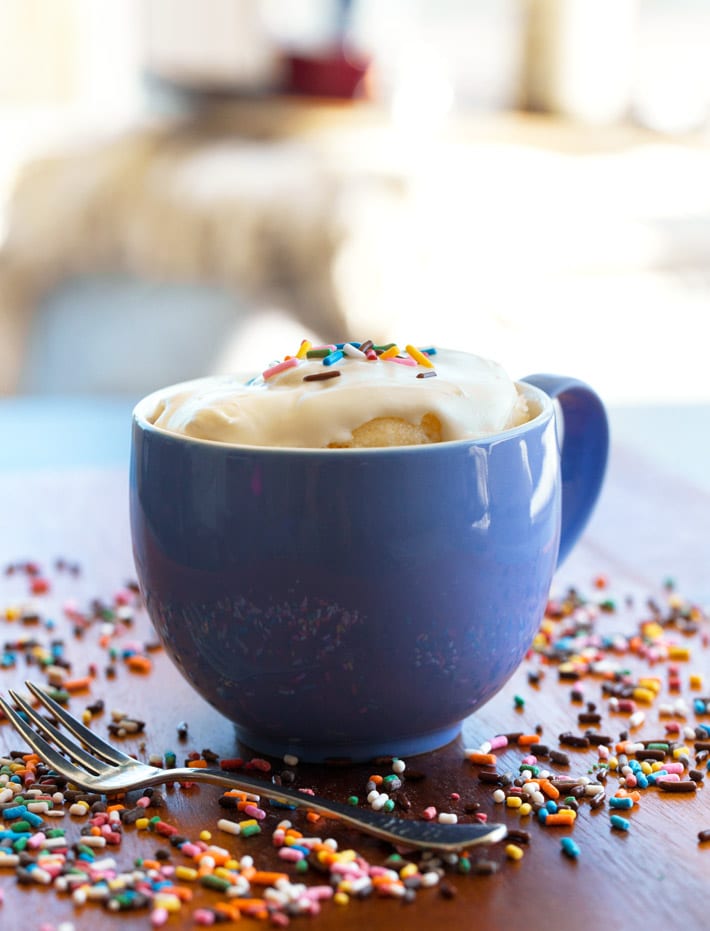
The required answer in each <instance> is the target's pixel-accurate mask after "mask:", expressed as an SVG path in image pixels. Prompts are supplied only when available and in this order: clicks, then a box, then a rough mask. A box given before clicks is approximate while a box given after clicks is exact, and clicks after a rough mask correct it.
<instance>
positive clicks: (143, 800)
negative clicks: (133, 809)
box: [136, 795, 150, 808]
mask: <svg viewBox="0 0 710 931" xmlns="http://www.w3.org/2000/svg"><path fill="white" fill-rule="evenodd" d="M136 806H137V807H138V808H149V807H150V799H149V798H148V796H147V795H141V797H140V798H139V799H137V800H136Z"/></svg>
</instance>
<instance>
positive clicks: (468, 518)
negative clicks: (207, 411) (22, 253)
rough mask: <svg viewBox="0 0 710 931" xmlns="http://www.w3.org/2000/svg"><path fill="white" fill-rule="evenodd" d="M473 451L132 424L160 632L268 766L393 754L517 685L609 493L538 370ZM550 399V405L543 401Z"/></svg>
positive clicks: (581, 423) (594, 446) (596, 436)
mask: <svg viewBox="0 0 710 931" xmlns="http://www.w3.org/2000/svg"><path fill="white" fill-rule="evenodd" d="M520 389H521V390H522V391H523V392H524V393H525V395H526V397H527V399H528V404H529V406H530V409H531V411H532V412H533V416H531V419H530V420H529V421H528V422H526V423H524V424H522V425H520V426H517V427H515V428H513V429H510V430H506V431H504V432H502V433H500V434H497V435H494V436H489V437H485V438H483V439H477V440H459V441H454V442H445V443H438V444H431V445H427V446H409V447H392V448H379V449H377V448H376V449H364V450H363V449H336V450H328V449H283V448H264V447H253V446H250V447H247V446H241V447H240V446H234V445H228V444H223V443H216V442H210V441H204V440H197V439H192V438H189V437H185V436H182V435H176V434H172V433H168V432H166V431H164V430H161V429H159V428H156V427H154V426H153V425H152V424H151V423H150V422H149V419H148V418H149V416H150V415H151V413H152V411H153V410H154V409H155V407H156V404H157V401H158V399H159V397H161V396H164V395H165V392H160V393H159V394H156V395H152V396H150V397H148V398H146V399H144V400H143V401H142V402H140V403H139V404H138V405H137V407H136V409H135V411H134V416H133V434H132V450H131V481H130V505H131V530H132V539H133V548H134V556H135V564H136V571H137V575H138V580H139V583H140V586H141V590H142V592H143V595H144V597H145V601H146V605H147V609H148V612H149V614H150V616H151V618H152V621H153V623H154V625H155V629H156V631H157V634H158V636H159V638H160V640H161V641H162V643H163V644H164V646H165V649H166V650H167V652H168V653H169V655H170V656H171V658H172V660H173V661H174V662H175V664H176V666H177V667H178V669H179V670H180V671H181V672H182V674H183V675H184V676H185V678H186V679H187V680H188V681H189V682H190V683H191V684H192V686H193V687H194V688H195V689H196V691H197V692H199V693H200V695H202V696H203V697H204V698H205V699H207V701H209V702H210V703H211V704H212V705H213V706H214V707H215V708H216V709H218V710H219V711H220V712H221V713H222V714H224V715H225V716H226V717H227V718H229V719H230V720H232V721H233V722H234V723H235V724H236V727H237V733H238V736H239V738H240V739H241V740H242V741H243V742H244V743H245V744H247V745H248V746H249V747H251V748H253V749H255V750H256V751H258V752H261V753H268V754H273V755H277V756H282V755H283V754H284V753H286V752H290V753H293V754H296V755H298V756H299V757H300V758H301V759H306V760H323V759H327V758H334V757H336V758H343V757H347V758H350V759H352V760H363V759H368V758H371V757H374V756H381V755H387V754H390V755H395V756H406V755H411V754H415V753H421V752H425V751H428V750H431V749H434V748H436V747H439V746H442V745H443V744H445V743H447V742H449V741H450V740H452V739H453V738H455V737H456V736H457V735H458V733H459V730H460V728H461V724H462V722H463V720H464V719H465V718H466V717H467V716H468V715H470V714H471V713H472V712H474V711H475V710H476V709H477V708H479V707H480V706H481V705H482V704H483V703H484V702H486V701H487V700H488V699H489V698H491V696H493V695H494V694H495V693H496V692H497V691H498V690H499V689H500V688H501V687H502V686H503V685H504V683H505V682H506V681H507V680H508V679H509V678H510V676H511V675H512V674H513V672H514V671H515V669H516V668H517V667H518V665H519V663H520V662H521V660H522V658H523V656H524V655H525V652H526V651H527V650H528V648H529V647H530V644H531V643H532V640H533V638H534V636H535V633H536V632H537V630H538V626H539V624H540V621H541V619H542V616H543V613H544V608H545V604H546V600H547V597H548V594H549V588H550V584H551V581H552V577H553V574H554V572H555V569H556V567H557V565H558V563H559V562H560V561H561V560H562V559H563V558H564V557H565V556H566V554H567V553H568V552H569V550H570V548H571V547H572V545H573V544H574V542H575V540H576V539H577V538H578V536H579V535H580V533H581V531H582V530H583V528H584V526H585V524H586V522H587V519H588V517H589V516H590V514H591V511H592V509H593V507H594V504H595V502H596V500H597V497H598V494H599V491H600V489H601V486H602V481H603V476H604V471H605V466H606V459H607V448H608V426H607V419H606V414H605V411H604V407H603V404H602V402H601V400H600V399H599V397H598V396H597V395H596V394H595V392H594V391H593V390H592V389H591V388H590V387H589V386H587V385H585V384H583V383H582V382H579V381H577V380H574V379H569V378H563V377H560V376H552V375H538V376H531V377H529V378H528V379H526V380H524V381H523V382H521V383H520ZM553 399H555V400H553Z"/></svg>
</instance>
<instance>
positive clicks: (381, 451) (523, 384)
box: [131, 373, 554, 458]
mask: <svg viewBox="0 0 710 931" xmlns="http://www.w3.org/2000/svg"><path fill="white" fill-rule="evenodd" d="M235 374H236V377H237V378H241V377H244V378H245V380H246V379H248V378H249V377H251V373H248V374H244V373H235ZM220 377H221V378H225V379H227V378H228V379H230V380H231V379H233V378H234V377H235V375H224V376H219V375H206V376H203V377H201V378H192V379H189V380H188V381H184V382H177V383H176V384H173V385H168V386H166V387H165V388H158V389H157V390H155V391H152V392H151V393H150V394H147V395H146V396H145V397H143V398H141V400H140V401H138V402H137V404H136V405H135V407H134V408H133V411H132V414H131V420H132V422H133V425H134V426H137V427H139V428H140V429H141V430H143V431H145V432H146V433H155V434H157V435H158V436H162V437H165V438H166V439H172V440H174V441H175V442H179V443H187V444H188V445H196V446H198V447H199V446H205V447H207V448H208V449H223V450H225V451H228V450H234V451H237V452H242V453H259V454H264V455H269V454H270V455H279V454H280V455H284V454H287V455H289V456H293V455H316V456H328V457H329V458H332V457H333V455H334V454H335V455H336V456H338V457H340V456H341V455H343V456H348V455H350V456H352V455H355V454H360V455H366V456H373V455H386V454H390V455H391V454H392V453H406V454H408V455H412V454H413V455H417V454H421V453H422V451H424V450H428V451H429V452H432V451H433V450H437V449H451V448H455V447H470V446H490V445H493V444H494V443H498V442H501V441H502V440H508V439H511V438H513V437H515V436H521V435H523V434H525V433H528V432H529V431H531V430H535V429H537V428H538V427H539V426H540V425H542V424H543V423H545V422H547V421H548V420H549V419H550V418H551V417H552V416H553V413H554V399H553V398H551V397H550V395H549V394H547V393H546V392H545V391H543V390H542V389H541V388H538V387H537V386H536V385H533V384H531V383H530V382H528V381H525V380H524V379H521V380H519V381H516V382H515V385H516V387H517V388H518V390H520V391H521V392H522V393H523V394H524V396H525V397H526V399H527V400H528V401H530V400H532V401H533V402H534V403H535V404H536V405H537V408H538V410H537V413H536V414H535V415H534V416H533V417H531V418H530V419H529V420H526V421H524V422H523V423H521V424H517V425H516V426H514V427H509V428H508V429H507V430H501V431H499V432H498V433H491V434H488V435H486V436H480V437H464V438H462V439H458V440H442V441H441V442H439V443H421V444H413V445H409V446H366V447H362V446H355V447H336V448H333V449H331V448H327V447H326V448H320V447H311V446H260V445H257V444H250V443H230V442H226V441H223V440H210V439H205V438H203V437H196V436H187V435H186V434H184V433H176V432H174V431H172V430H166V429H165V428H164V427H158V426H156V425H155V424H154V423H151V421H150V420H149V419H148V416H147V412H148V411H149V410H151V409H153V408H154V407H155V406H157V404H158V402H159V401H161V400H163V399H164V398H165V397H166V396H167V395H169V394H173V393H177V392H178V391H185V390H189V389H190V388H193V387H198V386H199V385H201V384H204V383H205V382H208V381H214V380H215V379H219V378H220Z"/></svg>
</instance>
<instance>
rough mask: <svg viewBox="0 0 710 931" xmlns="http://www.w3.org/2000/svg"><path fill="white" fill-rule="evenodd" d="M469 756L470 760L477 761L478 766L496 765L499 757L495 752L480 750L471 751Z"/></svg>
mask: <svg viewBox="0 0 710 931" xmlns="http://www.w3.org/2000/svg"><path fill="white" fill-rule="evenodd" d="M468 758H469V760H470V762H471V763H475V764H476V766H495V765H496V763H497V762H498V757H497V756H496V755H495V753H479V752H478V750H474V751H473V752H472V753H469V754H468Z"/></svg>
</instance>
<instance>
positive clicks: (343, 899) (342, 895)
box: [333, 892, 350, 905]
mask: <svg viewBox="0 0 710 931" xmlns="http://www.w3.org/2000/svg"><path fill="white" fill-rule="evenodd" d="M333 901H334V902H335V904H336V905H348V904H349V903H350V896H349V895H348V894H347V892H336V893H335V895H334V896H333Z"/></svg>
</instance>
